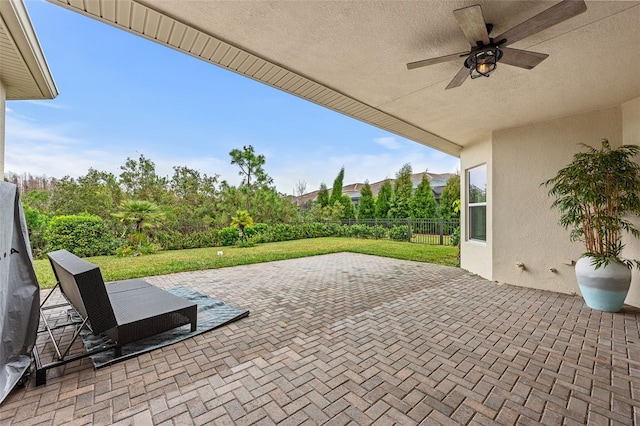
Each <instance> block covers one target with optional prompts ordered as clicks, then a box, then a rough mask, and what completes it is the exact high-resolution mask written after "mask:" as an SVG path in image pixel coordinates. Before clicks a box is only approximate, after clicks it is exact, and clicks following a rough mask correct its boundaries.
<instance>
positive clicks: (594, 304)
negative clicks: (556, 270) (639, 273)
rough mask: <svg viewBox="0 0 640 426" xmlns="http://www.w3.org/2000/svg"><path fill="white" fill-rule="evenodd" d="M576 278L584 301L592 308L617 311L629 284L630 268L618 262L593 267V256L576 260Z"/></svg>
mask: <svg viewBox="0 0 640 426" xmlns="http://www.w3.org/2000/svg"><path fill="white" fill-rule="evenodd" d="M576 278H577V280H578V286H579V287H580V292H581V293H582V297H583V298H584V301H585V303H586V304H587V306H589V307H590V308H592V309H597V310H599V311H605V312H619V311H620V308H622V304H623V303H624V299H626V297H627V293H628V292H629V286H630V285H631V270H630V269H629V268H627V267H626V266H625V265H623V264H621V263H618V262H611V263H609V264H608V265H607V266H606V267H605V266H603V267H601V268H599V269H595V266H593V258H591V257H581V258H580V259H579V260H578V262H576Z"/></svg>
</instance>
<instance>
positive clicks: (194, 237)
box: [27, 215, 409, 257]
mask: <svg viewBox="0 0 640 426" xmlns="http://www.w3.org/2000/svg"><path fill="white" fill-rule="evenodd" d="M36 219H38V218H34V217H32V218H27V222H32V225H34V226H33V227H31V226H30V229H32V230H33V231H32V243H33V242H36V241H37V243H38V245H37V246H36V245H34V247H33V248H34V254H35V255H36V256H39V255H42V254H44V253H46V252H49V251H54V250H58V249H66V250H69V251H70V252H72V253H75V254H76V255H78V256H82V257H87V256H98V255H109V254H114V253H115V252H116V250H118V249H119V248H122V247H124V246H126V245H127V242H126V241H124V240H122V239H120V238H117V237H116V236H115V235H114V234H113V232H112V231H111V230H110V229H109V228H108V226H107V225H106V224H105V223H104V221H103V220H102V219H100V218H99V217H97V216H91V215H81V216H57V217H54V218H53V219H51V220H50V221H48V223H46V224H42V223H39V224H38V226H35V225H36V224H35V223H34V222H35V220H36ZM36 228H37V229H39V232H40V233H41V234H42V237H40V235H39V234H36V233H35V232H34V231H35V229H36ZM245 235H246V237H247V239H248V240H249V241H250V242H252V243H270V242H277V241H290V240H299V239H304V238H318V237H354V238H371V239H385V238H389V239H392V240H397V241H407V239H408V236H409V228H408V227H407V226H406V225H396V226H393V227H391V228H386V227H384V226H381V225H373V226H370V225H362V224H358V225H346V224H345V225H341V224H338V223H317V222H316V223H302V224H282V223H281V224H276V225H266V224H264V223H256V224H254V226H253V227H250V228H249V227H247V228H245ZM152 240H153V243H155V244H157V245H158V246H159V247H160V248H161V249H163V250H180V249H189V248H200V247H218V246H232V245H236V244H238V243H239V235H238V229H237V228H231V227H228V228H222V229H209V230H205V231H196V232H192V233H189V234H182V233H179V232H176V231H171V230H158V231H156V232H155V233H154V234H153V237H152Z"/></svg>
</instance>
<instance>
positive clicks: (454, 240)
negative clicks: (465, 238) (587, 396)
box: [451, 226, 460, 247]
mask: <svg viewBox="0 0 640 426" xmlns="http://www.w3.org/2000/svg"><path fill="white" fill-rule="evenodd" d="M451 245H452V246H454V247H456V246H459V245H460V227H459V226H458V227H457V228H456V229H454V230H453V233H452V234H451Z"/></svg>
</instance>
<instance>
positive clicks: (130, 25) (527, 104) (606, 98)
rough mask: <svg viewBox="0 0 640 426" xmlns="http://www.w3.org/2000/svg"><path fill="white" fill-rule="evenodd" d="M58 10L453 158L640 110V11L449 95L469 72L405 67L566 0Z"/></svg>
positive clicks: (560, 41)
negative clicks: (461, 20)
mask: <svg viewBox="0 0 640 426" xmlns="http://www.w3.org/2000/svg"><path fill="white" fill-rule="evenodd" d="M49 1H51V2H53V3H56V4H60V5H62V6H65V7H67V8H69V9H72V10H75V11H78V12H81V13H84V14H86V15H89V16H92V17H94V18H96V19H99V20H102V21H104V22H108V23H110V24H112V25H115V26H117V27H120V28H122V29H125V30H128V31H131V32H133V33H135V34H139V35H142V36H143V37H146V38H149V39H151V40H154V41H157V42H158V43H162V44H164V45H166V46H169V47H172V48H174V49H177V50H180V51H182V52H185V53H187V54H190V55H193V56H196V57H199V58H201V59H203V60H206V61H209V62H211V63H215V64H217V65H220V66H222V67H224V68H226V69H229V70H231V71H234V72H237V73H240V74H242V75H245V76H247V77H250V78H253V79H255V80H258V81H261V82H264V83H266V84H269V85H271V86H273V87H277V88H279V89H281V90H284V91H286V92H289V93H292V94H294V95H297V96H300V97H302V98H304V99H308V100H310V101H312V102H315V103H318V104H320V105H323V106H326V107H328V108H331V109H333V110H335V111H339V112H341V113H344V114H347V115H349V116H351V117H354V118H357V119H359V120H362V121H365V122H368V123H370V124H373V125H375V126H378V127H381V128H384V129H386V130H389V131H390V132H393V133H396V134H398V135H401V136H404V137H407V138H408V139H412V140H414V141H417V142H419V143H422V144H424V145H428V146H431V147H433V148H436V149H438V150H440V151H444V152H446V153H449V154H453V155H455V156H458V155H459V153H460V150H461V147H465V146H471V145H473V144H475V143H477V142H480V141H486V140H489V139H490V137H491V134H492V132H493V131H495V130H499V129H505V128H513V127H520V126H524V125H529V124H533V123H537V122H543V121H549V120H553V119H557V118H559V117H564V116H567V115H574V114H580V113H583V112H587V111H593V110H597V109H602V108H608V107H611V106H616V105H620V104H622V103H624V102H626V101H629V100H631V99H634V98H636V97H638V96H640V73H638V70H640V25H638V23H639V22H640V1H595V0H593V1H592V0H587V1H586V4H587V10H586V12H584V13H582V14H580V15H578V16H575V17H573V18H571V19H568V20H566V21H563V22H561V23H559V24H557V25H555V26H552V27H551V28H548V29H546V30H544V31H541V32H539V33H537V34H534V35H532V36H530V37H526V38H524V39H523V40H520V41H518V42H516V43H514V44H513V46H511V47H513V48H516V49H525V50H531V51H534V52H540V53H543V54H548V55H549V57H548V58H547V59H546V60H544V61H543V62H542V63H540V64H539V65H538V66H537V67H535V68H534V69H533V70H524V69H521V68H518V67H513V66H509V65H507V64H504V63H499V64H498V68H497V69H496V71H495V72H494V73H493V74H492V75H491V77H490V78H478V79H475V80H471V79H467V80H466V81H465V82H464V84H463V85H462V86H460V87H457V88H455V89H451V90H445V87H446V86H447V84H448V83H449V81H451V79H452V78H453V77H454V75H456V73H457V72H458V70H460V68H461V67H462V62H463V59H462V58H461V59H460V60H456V61H451V62H447V63H440V64H437V65H433V66H428V67H423V68H419V69H415V70H410V71H409V70H407V67H406V64H407V63H408V62H413V61H417V60H421V59H427V58H434V57H439V56H444V55H448V54H452V53H455V52H464V51H465V50H468V49H469V43H468V42H467V41H466V39H465V37H464V34H463V33H462V31H461V29H460V27H459V26H458V24H457V22H456V20H455V18H454V16H453V13H452V12H453V10H455V9H458V8H462V7H467V6H471V5H474V4H480V5H481V7H482V13H483V16H484V18H485V20H486V22H489V23H492V24H494V28H493V32H492V34H491V35H492V36H497V35H499V34H502V33H503V32H505V31H506V30H508V29H510V28H513V27H515V26H517V25H518V24H520V23H522V22H524V21H526V20H527V19H529V18H531V17H533V16H535V15H537V14H539V13H540V12H542V11H544V10H546V9H548V8H550V7H552V6H553V5H555V4H557V3H558V0H550V1H541V0H535V1H524V0H429V1H425V0H403V1H397V0H379V1H344V0H321V1H307V0H301V1H295V0H290V1H248V0H247V1H240V0H215V1H214V0H197V1H196V0H191V1H178V0H49ZM597 137H600V136H597Z"/></svg>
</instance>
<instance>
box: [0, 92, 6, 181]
mask: <svg viewBox="0 0 640 426" xmlns="http://www.w3.org/2000/svg"><path fill="white" fill-rule="evenodd" d="M6 100H7V91H6V90H5V88H4V86H3V85H2V81H0V180H3V179H4V137H5V136H4V135H5V124H4V123H5V120H6V115H5V114H6V106H5V105H6Z"/></svg>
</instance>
